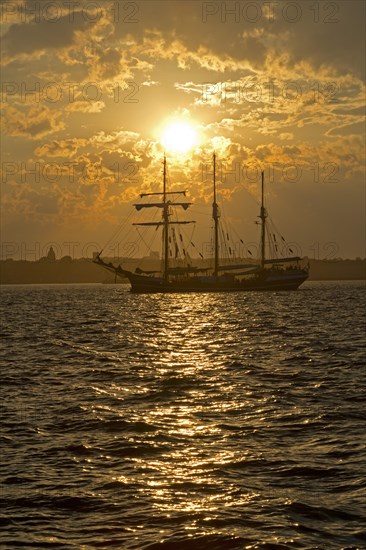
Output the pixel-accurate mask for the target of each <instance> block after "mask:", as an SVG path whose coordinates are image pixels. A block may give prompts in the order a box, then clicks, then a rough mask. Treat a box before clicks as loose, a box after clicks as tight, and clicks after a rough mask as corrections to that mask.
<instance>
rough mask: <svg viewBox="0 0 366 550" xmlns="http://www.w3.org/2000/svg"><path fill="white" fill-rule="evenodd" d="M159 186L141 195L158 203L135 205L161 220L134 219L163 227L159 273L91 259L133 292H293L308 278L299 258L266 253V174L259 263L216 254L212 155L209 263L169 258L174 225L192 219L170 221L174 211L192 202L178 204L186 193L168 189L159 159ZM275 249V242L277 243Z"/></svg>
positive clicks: (216, 208)
mask: <svg viewBox="0 0 366 550" xmlns="http://www.w3.org/2000/svg"><path fill="white" fill-rule="evenodd" d="M163 167H164V168H163V190H162V192H158V193H142V194H141V195H140V199H143V198H145V197H152V196H157V197H159V198H160V197H161V199H160V200H159V202H148V203H144V202H140V203H138V204H135V205H134V206H135V208H136V210H137V211H139V210H142V209H143V208H157V209H161V211H162V217H161V219H160V220H159V221H149V222H141V223H135V224H133V225H138V226H151V227H155V228H156V229H159V228H160V229H162V231H163V235H162V262H161V269H160V271H151V270H150V271H144V270H142V269H140V268H139V267H138V268H137V269H136V270H135V271H130V270H127V269H125V268H123V267H122V266H121V265H117V266H116V265H114V264H113V263H112V262H107V261H105V260H103V259H102V258H101V253H98V254H97V255H96V257H95V258H94V260H93V261H94V262H95V263H97V264H98V265H100V266H101V267H103V268H105V269H107V270H108V271H110V272H112V273H114V274H115V275H116V277H121V278H123V279H126V278H127V279H128V280H129V282H130V284H131V291H132V292H135V293H157V292H160V293H171V292H235V291H253V290H295V289H297V288H298V287H299V286H300V285H301V284H302V283H303V282H304V281H305V280H306V279H307V278H308V275H309V273H308V268H306V267H304V266H303V265H302V258H300V257H298V256H290V257H277V258H267V257H266V238H267V216H268V214H267V210H266V208H265V206H264V173H263V172H262V180H261V206H260V214H259V219H260V222H259V223H260V225H261V238H260V258H259V262H258V263H257V264H254V263H246V264H243V263H241V264H233V263H227V264H224V263H223V259H222V255H221V254H220V239H219V228H220V212H219V206H218V203H217V190H216V155H215V154H214V155H213V203H212V219H213V229H214V234H213V261H212V265H211V266H209V267H201V266H196V267H195V266H193V265H192V264H191V262H189V264H188V265H183V266H182V265H180V266H179V265H178V266H173V258H172V254H171V252H170V246H169V245H170V242H171V238H172V235H174V236H175V228H174V226H175V225H184V224H190V223H195V222H193V221H184V220H173V219H172V216H171V214H172V210H173V209H175V208H177V207H181V208H183V209H184V210H187V209H188V208H189V207H190V205H191V204H192V203H190V202H186V201H183V200H182V201H180V202H176V201H175V200H173V195H182V196H183V197H185V196H186V192H185V191H168V190H167V162H166V157H165V156H164V161H163ZM276 249H277V245H276Z"/></svg>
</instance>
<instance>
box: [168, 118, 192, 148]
mask: <svg viewBox="0 0 366 550" xmlns="http://www.w3.org/2000/svg"><path fill="white" fill-rule="evenodd" d="M161 143H162V145H163V146H164V148H165V149H166V150H168V151H170V152H171V153H187V152H188V151H189V150H190V149H192V147H194V146H195V145H196V143H197V133H196V130H195V129H194V128H193V126H191V125H190V124H189V123H188V122H180V121H177V122H172V123H170V124H169V125H168V126H166V127H165V129H164V130H163V133H162V136H161Z"/></svg>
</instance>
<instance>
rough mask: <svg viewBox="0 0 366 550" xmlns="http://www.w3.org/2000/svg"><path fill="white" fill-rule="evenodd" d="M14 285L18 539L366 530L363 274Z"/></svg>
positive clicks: (325, 539) (5, 430)
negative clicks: (148, 289)
mask: <svg viewBox="0 0 366 550" xmlns="http://www.w3.org/2000/svg"><path fill="white" fill-rule="evenodd" d="M1 295H2V313H1V318H2V320H3V323H2V330H3V338H2V341H3V352H2V370H1V372H2V375H1V376H2V384H1V393H2V438H1V439H2V448H3V452H2V464H3V467H2V474H3V477H2V482H1V495H0V497H1V501H2V502H1V504H2V506H1V508H2V515H1V526H2V535H0V536H1V541H2V546H1V548H3V549H11V550H13V549H16V548H23V547H26V548H27V547H29V548H39V549H42V548H62V549H75V548H80V549H93V548H99V549H100V548H110V547H112V548H117V549H123V550H125V549H126V550H130V549H131V550H132V549H139V550H140V549H143V550H147V549H148V550H155V549H156V550H159V549H161V550H167V549H174V550H184V549H190V550H191V549H193V550H194V549H197V550H204V549H207V550H208V549H209V550H216V549H217V550H221V549H251V550H254V549H266V550H269V549H274V550H277V549H291V548H294V549H305V548H306V549H321V550H331V549H337V550H339V549H340V548H357V549H361V548H366V542H365V541H366V529H365V525H366V523H365V520H366V510H365V493H366V488H365V486H366V476H365V473H366V472H365V463H366V450H365V443H366V436H365V413H366V411H365V402H366V392H365V367H364V365H365V353H364V348H363V343H364V340H365V321H364V315H365V311H366V307H365V305H366V304H365V287H364V284H363V283H361V282H354V283H350V282H342V283H330V282H326V283H319V282H318V283H316V282H313V283H306V284H305V285H303V287H302V288H301V289H300V290H298V291H297V292H282V293H273V294H271V293H261V292H258V293H247V294H246V293H238V294H231V293H230V294H221V293H218V294H197V295H196V294H191V295H171V296H169V295H166V296H164V295H163V296H159V295H155V296H138V295H132V294H130V293H129V292H127V290H126V288H125V287H124V286H121V285H117V286H103V285H101V286H92V285H90V286H86V285H85V286H21V287H5V288H3V289H2V291H1Z"/></svg>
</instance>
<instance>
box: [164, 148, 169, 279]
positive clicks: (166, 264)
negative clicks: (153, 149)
mask: <svg viewBox="0 0 366 550" xmlns="http://www.w3.org/2000/svg"><path fill="white" fill-rule="evenodd" d="M163 166H164V169H163V204H164V205H163V221H164V228H163V250H164V270H163V277H164V280H165V281H166V282H167V281H168V277H169V204H168V203H167V200H166V156H165V153H164V160H163Z"/></svg>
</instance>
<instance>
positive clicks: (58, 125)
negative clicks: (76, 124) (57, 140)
mask: <svg viewBox="0 0 366 550" xmlns="http://www.w3.org/2000/svg"><path fill="white" fill-rule="evenodd" d="M60 117H61V113H59V112H54V111H52V110H51V109H49V108H48V107H45V106H42V105H36V106H33V107H30V108H28V109H26V110H20V109H15V108H14V107H11V106H7V107H6V108H5V109H3V120H4V129H5V133H6V134H7V135H9V136H22V137H26V138H28V139H34V140H37V139H41V138H43V137H45V136H47V135H48V134H52V133H54V132H58V131H60V130H62V129H64V128H65V122H64V121H62V120H59V119H60Z"/></svg>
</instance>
